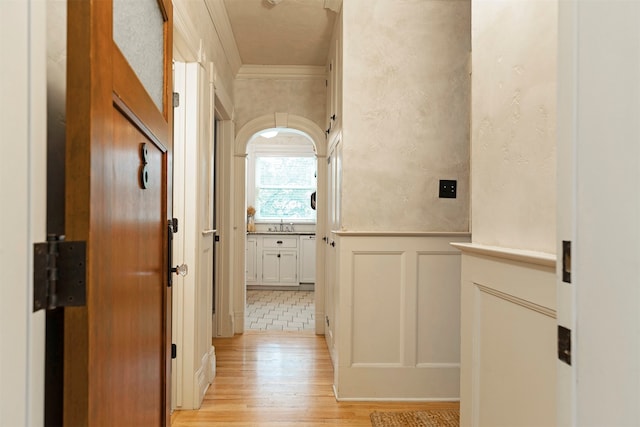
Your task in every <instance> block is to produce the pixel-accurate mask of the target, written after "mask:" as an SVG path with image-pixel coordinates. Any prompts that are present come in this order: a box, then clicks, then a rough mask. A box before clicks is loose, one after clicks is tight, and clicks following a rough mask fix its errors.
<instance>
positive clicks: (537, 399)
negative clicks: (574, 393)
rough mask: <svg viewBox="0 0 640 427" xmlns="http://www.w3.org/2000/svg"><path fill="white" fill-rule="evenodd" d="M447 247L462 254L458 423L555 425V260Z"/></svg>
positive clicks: (503, 251)
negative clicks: (456, 249) (455, 249)
mask: <svg viewBox="0 0 640 427" xmlns="http://www.w3.org/2000/svg"><path fill="white" fill-rule="evenodd" d="M455 246H456V247H458V248H460V249H462V251H463V255H462V282H461V284H462V288H461V299H462V306H461V308H462V312H461V315H462V316H461V318H462V324H461V331H462V332H461V333H462V340H461V383H460V397H461V404H460V425H461V426H476V427H484V426H486V427H490V426H506V425H508V426H547V425H549V426H550V425H555V423H556V375H555V372H556V324H557V322H556V311H555V310H556V305H555V283H556V280H555V257H554V256H553V255H549V254H533V253H524V252H522V251H515V250H514V251H511V250H506V249H496V248H487V247H482V246H480V245H464V244H462V245H455Z"/></svg>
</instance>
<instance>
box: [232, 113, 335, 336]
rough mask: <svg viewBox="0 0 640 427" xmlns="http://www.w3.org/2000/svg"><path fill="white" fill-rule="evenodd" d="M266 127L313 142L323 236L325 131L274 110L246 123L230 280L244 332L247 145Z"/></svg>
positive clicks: (319, 284)
mask: <svg viewBox="0 0 640 427" xmlns="http://www.w3.org/2000/svg"><path fill="white" fill-rule="evenodd" d="M267 129H287V130H288V131H293V132H298V133H301V134H303V135H305V136H306V137H307V138H308V139H309V140H310V141H311V142H312V143H313V145H314V148H315V152H316V159H317V173H318V176H317V206H318V209H317V220H316V235H325V234H326V232H325V230H324V224H325V216H326V209H325V208H324V207H325V206H326V203H325V202H324V200H325V199H326V188H325V187H326V177H325V168H323V167H321V166H322V165H323V164H324V162H326V142H325V137H324V132H323V131H322V129H320V127H319V126H318V125H317V124H315V123H314V122H312V121H310V120H308V119H306V118H304V117H300V116H295V115H291V114H288V113H275V114H273V115H265V116H262V117H259V118H257V119H254V120H252V121H250V122H248V123H247V124H246V125H244V126H243V127H242V129H240V131H239V132H238V133H237V135H236V139H235V147H234V157H235V160H234V182H233V186H234V200H233V216H234V223H235V227H234V233H233V236H234V242H233V243H234V245H233V246H234V256H233V260H234V261H233V265H234V280H233V289H232V292H233V301H234V302H233V305H234V307H233V311H234V332H235V333H242V332H244V331H245V325H244V322H245V301H246V289H245V279H244V278H245V253H246V246H245V244H246V229H245V226H244V224H245V221H246V191H245V189H246V167H247V164H246V162H247V161H246V157H247V144H248V143H249V141H250V140H251V139H252V138H253V137H254V135H256V134H258V133H259V132H262V131H264V130H267ZM321 242H322V240H321V239H316V282H315V293H314V297H315V322H316V326H315V330H316V333H317V334H323V333H324V322H323V319H324V268H322V267H321V266H323V265H324V253H323V250H322V249H323V247H322V246H321V245H320V244H321Z"/></svg>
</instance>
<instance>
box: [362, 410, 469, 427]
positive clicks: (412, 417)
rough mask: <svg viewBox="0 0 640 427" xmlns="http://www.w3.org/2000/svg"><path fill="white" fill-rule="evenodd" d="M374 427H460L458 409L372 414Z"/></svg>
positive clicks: (376, 412)
mask: <svg viewBox="0 0 640 427" xmlns="http://www.w3.org/2000/svg"><path fill="white" fill-rule="evenodd" d="M370 417H371V425H372V426H373V427H459V426H460V412H459V411H458V410H457V409H431V410H427V411H404V412H378V411H375V412H372V413H371V415H370Z"/></svg>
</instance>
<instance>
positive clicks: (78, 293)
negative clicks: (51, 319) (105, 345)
mask: <svg viewBox="0 0 640 427" xmlns="http://www.w3.org/2000/svg"><path fill="white" fill-rule="evenodd" d="M86 303H87V244H86V242H67V241H65V240H64V236H56V235H49V236H48V237H47V242H45V243H34V245H33V311H34V312H36V311H38V310H42V309H47V310H53V309H54V308H57V307H71V306H74V307H79V306H83V305H85V304H86Z"/></svg>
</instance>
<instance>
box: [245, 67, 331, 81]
mask: <svg viewBox="0 0 640 427" xmlns="http://www.w3.org/2000/svg"><path fill="white" fill-rule="evenodd" d="M236 78H237V79H286V80H324V79H326V78H327V76H326V70H325V67H324V66H316V65H243V66H242V67H240V71H238V74H237V76H236Z"/></svg>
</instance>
